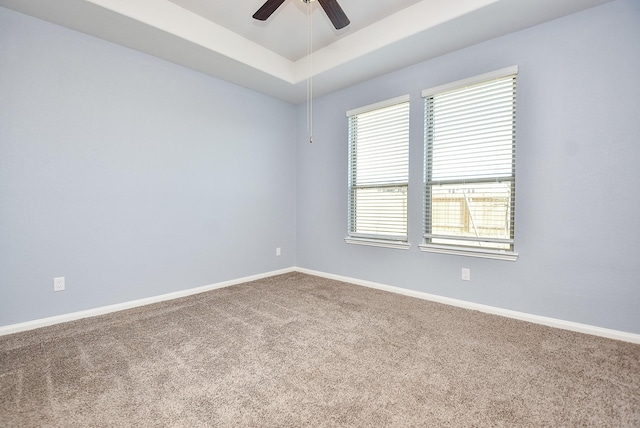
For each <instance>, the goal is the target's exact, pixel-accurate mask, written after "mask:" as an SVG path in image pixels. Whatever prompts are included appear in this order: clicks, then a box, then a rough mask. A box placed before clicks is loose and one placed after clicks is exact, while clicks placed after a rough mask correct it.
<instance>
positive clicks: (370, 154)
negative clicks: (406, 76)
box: [345, 96, 409, 248]
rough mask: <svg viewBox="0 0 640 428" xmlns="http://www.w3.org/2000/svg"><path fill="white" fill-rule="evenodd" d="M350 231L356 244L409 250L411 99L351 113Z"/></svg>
mask: <svg viewBox="0 0 640 428" xmlns="http://www.w3.org/2000/svg"><path fill="white" fill-rule="evenodd" d="M347 117H348V118H349V213H348V218H349V221H348V223H349V224H348V227H349V233H348V236H347V238H345V241H346V242H348V243H354V244H365V245H375V246H384V247H393V248H408V247H409V245H408V243H407V187H408V184H409V96H403V97H399V98H394V99H391V100H387V101H383V102H381V103H377V104H374V105H370V106H366V107H362V108H359V109H356V110H350V111H348V112H347Z"/></svg>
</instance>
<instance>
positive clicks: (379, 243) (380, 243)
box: [344, 236, 411, 250]
mask: <svg viewBox="0 0 640 428" xmlns="http://www.w3.org/2000/svg"><path fill="white" fill-rule="evenodd" d="M344 242H346V243H347V244H356V245H368V246H370V247H384V248H395V249H398V250H408V249H409V248H410V247H411V244H409V243H408V242H402V241H385V240H383V239H365V238H351V237H349V236H347V237H346V238H344Z"/></svg>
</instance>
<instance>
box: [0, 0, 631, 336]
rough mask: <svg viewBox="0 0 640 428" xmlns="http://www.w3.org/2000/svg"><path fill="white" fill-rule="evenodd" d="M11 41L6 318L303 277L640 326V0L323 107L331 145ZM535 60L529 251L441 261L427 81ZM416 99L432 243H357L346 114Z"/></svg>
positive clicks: (524, 132)
mask: <svg viewBox="0 0 640 428" xmlns="http://www.w3.org/2000/svg"><path fill="white" fill-rule="evenodd" d="M0 41H1V42H0V326H2V325H9V324H14V323H19V322H22V321H28V320H33V319H38V318H44V317H48V316H53V315H59V314H64V313H69V312H74V311H79V310H84V309H90V308H95V307H99V306H104V305H109V304H113V303H120V302H125V301H129V300H134V299H139V298H143V297H149V296H154V295H159V294H163V293H167V292H171V291H178V290H181V289H188V288H193V287H197V286H201V285H207V284H212V283H216V282H219V281H224V280H228V279H237V278H241V277H245V276H249V275H253V274H259V273H264V272H269V271H272V270H276V269H281V268H286V267H291V266H296V265H297V266H300V267H304V268H309V269H315V270H318V271H323V272H327V273H332V274H338V275H344V276H349V277H354V278H359V279H364V280H370V281H375V282H380V283H384V284H388V285H394V286H399V287H404V288H407V289H412V290H419V291H424V292H428V293H434V294H438V295H442V296H448V297H453V298H458V299H463V300H466V301H470V302H477V303H482V304H488V305H493V306H497V307H501V308H506V309H513V310H517V311H523V312H526V313H531V314H537V315H543V316H550V317H554V318H559V319H563V320H569V321H576V322H581V323H586V324H591V325H596V326H600V327H607V328H614V329H618V330H622V331H628V332H634V333H640V310H638V304H639V303H640V280H639V279H638V278H639V277H640V262H639V260H640V250H639V249H638V243H639V242H640V227H638V218H639V217H640V198H639V196H638V195H639V191H638V189H640V168H637V161H638V159H640V145H639V144H638V140H639V137H640V120H638V117H640V85H639V84H638V79H637V75H638V73H637V70H640V53H639V52H640V51H639V50H638V46H640V2H637V1H636V0H619V1H616V2H613V3H610V4H607V5H605V6H602V7H599V8H596V9H592V10H589V11H586V12H583V13H580V14H576V15H573V16H569V17H567V18H564V19H560V20H557V21H554V22H551V23H548V24H544V25H541V26H537V27H534V28H531V29H529V30H526V31H522V32H519V33H516V34H513V35H510V36H506V37H503V38H500V39H496V40H492V41H490V42H486V43H483V44H480V45H476V46H474V47H471V48H468V49H465V50H461V51H458V52H454V53H452V54H449V55H446V56H443V57H439V58H436V59H434V60H431V61H428V62H425V63H422V64H418V65H416V66H413V67H409V68H406V69H403V70H400V71H398V72H396V73H393V74H389V75H386V76H383V77H381V78H378V79H375V80H372V81H369V82H365V83H362V84H360V85H357V86H354V87H351V88H348V89H345V90H342V91H340V92H337V93H334V94H332V95H329V96H326V97H323V98H319V99H317V100H316V101H315V103H314V113H315V117H314V128H315V129H314V143H313V144H309V143H308V142H307V137H306V136H305V135H304V134H305V130H306V112H305V106H304V105H300V106H298V107H297V108H296V107H294V106H291V105H288V104H286V103H283V102H280V101H277V100H274V99H272V98H269V97H266V96H263V95H260V94H257V93H254V92H251V91H248V90H245V89H242V88H239V87H237V86H234V85H231V84H228V83H225V82H221V81H219V80H216V79H213V78H210V77H207V76H204V75H201V74H199V73H196V72H192V71H190V70H187V69H184V68H181V67H178V66H175V65H172V64H169V63H167V62H164V61H161V60H158V59H155V58H153V57H150V56H147V55H143V54H140V53H138V52H134V51H131V50H128V49H125V48H122V47H119V46H116V45H113V44H110V43H107V42H103V41H100V40H98V39H95V38H92V37H89V36H86V35H83V34H80V33H76V32H74V31H70V30H67V29H64V28H61V27H58V26H55V25H51V24H48V23H45V22H42V21H39V20H36V19H33V18H29V17H26V16H23V15H20V14H17V13H15V12H12V11H8V10H6V9H3V8H0ZM514 64H517V65H519V66H520V74H519V78H518V79H519V80H518V85H519V86H518V91H519V93H518V109H519V112H518V153H517V161H518V170H517V219H516V249H517V251H518V252H519V253H520V259H519V260H518V261H517V262H506V261H492V260H482V259H475V258H467V257H460V256H449V255H438V254H428V253H421V252H420V251H419V250H418V248H417V245H418V244H419V243H420V242H421V238H420V236H421V230H422V226H421V225H422V208H421V207H422V173H423V171H422V154H423V131H422V129H423V128H422V114H423V110H422V99H421V98H420V91H421V90H422V89H425V88H428V87H431V86H434V85H438V84H442V83H447V82H450V81H452V80H457V79H461V78H465V77H468V76H473V75H475V74H479V73H483V72H486V71H490V70H494V69H498V68H501V67H505V66H509V65H514ZM402 94H410V95H411V98H412V105H411V108H412V112H411V115H412V117H411V119H412V127H411V172H410V201H409V210H410V214H409V226H410V241H411V244H412V247H411V249H410V250H406V251H404V250H392V249H385V248H372V247H363V246H356V245H348V244H345V243H344V241H343V238H344V236H345V234H346V228H347V220H346V210H347V193H346V186H347V136H346V130H347V122H346V117H345V112H346V111H347V110H349V109H352V108H355V107H359V106H362V105H366V104H369V103H372V102H376V101H380V100H383V99H386V98H391V97H395V96H398V95H402ZM296 128H297V129H298V131H296ZM275 247H281V248H282V251H283V253H282V256H280V257H276V256H275ZM462 267H468V268H471V276H472V281H471V282H462V281H461V280H460V269H461V268H462ZM56 276H65V277H66V279H67V290H66V291H64V292H62V293H53V291H52V288H53V284H52V282H53V281H52V280H53V277H56Z"/></svg>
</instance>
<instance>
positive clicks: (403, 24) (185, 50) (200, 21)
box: [0, 0, 612, 103]
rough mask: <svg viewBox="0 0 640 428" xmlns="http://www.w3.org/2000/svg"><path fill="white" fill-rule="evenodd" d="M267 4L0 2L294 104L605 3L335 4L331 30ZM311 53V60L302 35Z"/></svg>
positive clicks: (315, 17)
mask: <svg viewBox="0 0 640 428" xmlns="http://www.w3.org/2000/svg"><path fill="white" fill-rule="evenodd" d="M264 1H265V0H243V1H237V0H0V6H5V7H8V8H11V9H15V10H17V11H20V12H23V13H26V14H28V15H32V16H35V17H38V18H41V19H44V20H47V21H50V22H54V23H56V24H60V25H63V26H65V27H69V28H72V29H75V30H78V31H81V32H84V33H87V34H91V35H94V36H97V37H100V38H102V39H105V40H108V41H111V42H114V43H118V44H120V45H123V46H127V47H130V48H133V49H136V50H139V51H141V52H145V53H148V54H151V55H154V56H157V57H159V58H163V59H165V60H168V61H171V62H174V63H176V64H180V65H183V66H185V67H188V68H191V69H194V70H197V71H200V72H203V73H206V74H209V75H211V76H215V77H218V78H221V79H225V80H227V81H230V82H234V83H236V84H239V85H241V86H244V87H247V88H250V89H254V90H257V91H260V92H263V93H265V94H268V95H271V96H274V97H277V98H280V99H282V100H285V101H288V102H292V103H300V102H302V101H304V99H305V97H306V93H307V90H306V81H307V79H308V77H309V76H313V92H314V95H315V96H320V95H323V94H327V93H330V92H332V91H335V90H338V89H341V88H344V87H347V86H350V85H352V84H355V83H358V82H361V81H364V80H367V79H370V78H373V77H376V76H379V75H381V74H384V73H388V72H391V71H393V70H396V69H400V68H403V67H406V66H408V65H411V64H415V63H418V62H421V61H424V60H427V59H429V58H433V57H436V56H439V55H442V54H445V53H447V52H451V51H453V50H456V49H460V48H463V47H466V46H470V45H472V44H475V43H479V42H482V41H485V40H489V39H491V38H495V37H499V36H502V35H505V34H508V33H511V32H514V31H518V30H521V29H524V28H527V27H530V26H533V25H537V24H540V23H542V22H546V21H549V20H552V19H556V18H559V17H561V16H565V15H568V14H571V13H575V12H578V11H580V10H583V9H587V8H590V7H594V6H597V5H600V4H603V3H607V2H609V1H612V0H339V3H340V5H341V6H342V9H343V10H344V11H345V13H346V14H347V16H348V17H349V19H350V20H351V24H350V25H349V26H348V27H346V28H344V29H342V30H335V29H334V28H333V26H332V25H331V22H330V21H329V19H328V18H327V16H326V15H325V13H324V11H323V10H322V8H321V7H320V5H319V4H318V3H317V2H315V1H314V2H312V3H311V4H310V5H307V4H305V3H304V2H303V1H302V0H285V3H284V4H283V5H282V6H280V8H279V9H278V10H277V11H276V12H275V13H274V14H273V15H272V16H271V17H270V18H269V19H268V20H267V21H264V22H262V21H256V20H254V19H253V18H252V17H251V16H252V15H253V13H254V12H255V11H256V10H257V9H258V8H259V7H260V6H261V5H262V4H263V3H264ZM309 31H311V35H312V37H311V38H312V41H313V55H312V56H311V57H312V61H311V64H310V61H309V56H308V55H307V52H308V47H307V45H308V35H309Z"/></svg>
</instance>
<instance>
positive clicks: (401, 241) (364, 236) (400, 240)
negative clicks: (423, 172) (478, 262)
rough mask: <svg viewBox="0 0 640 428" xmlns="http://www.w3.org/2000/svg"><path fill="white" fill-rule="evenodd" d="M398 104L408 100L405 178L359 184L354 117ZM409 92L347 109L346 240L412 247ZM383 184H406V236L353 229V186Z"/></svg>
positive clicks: (403, 185) (357, 242) (370, 244)
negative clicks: (410, 227)
mask: <svg viewBox="0 0 640 428" xmlns="http://www.w3.org/2000/svg"><path fill="white" fill-rule="evenodd" d="M399 104H406V106H407V112H406V115H407V116H406V120H407V124H406V180H405V181H403V182H398V181H390V182H384V181H376V183H375V185H371V184H369V185H358V184H354V182H355V180H356V178H357V177H356V169H357V168H354V165H355V164H356V162H357V160H354V158H353V156H354V153H355V151H354V147H353V144H355V141H354V140H353V137H354V132H353V129H352V124H351V118H352V117H355V116H358V115H361V114H365V113H371V112H374V111H376V110H382V109H385V108H388V107H392V106H397V105H399ZM410 109H411V106H410V96H409V95H408V94H407V95H402V96H399V97H395V98H391V99H387V100H384V101H380V102H377V103H374V104H369V105H366V106H362V107H359V108H356V109H352V110H349V111H347V112H346V116H347V119H348V133H349V134H348V135H349V143H348V174H347V175H348V177H347V179H348V198H347V236H346V237H345V238H344V240H345V242H346V243H348V244H357V245H368V246H375V247H385V248H395V249H409V248H410V246H411V245H410V244H409V222H408V220H409V215H408V200H409V148H410V141H409V138H410V137H409V133H410V128H411V124H410V120H411V117H410V116H411V114H410ZM384 187H394V188H397V187H404V188H405V195H406V199H405V219H404V223H405V225H406V234H405V235H403V236H399V235H397V236H393V235H384V234H375V233H358V232H355V231H354V215H355V214H356V212H355V209H356V208H355V207H354V206H353V204H354V203H355V202H354V197H353V195H354V193H353V192H354V190H355V189H357V188H362V189H364V188H384Z"/></svg>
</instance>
